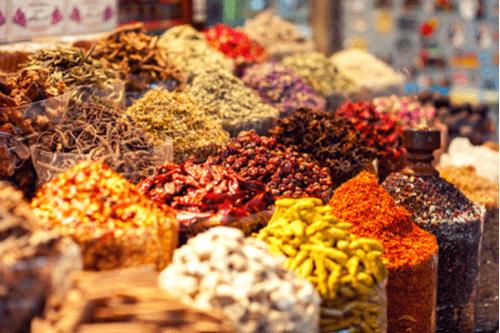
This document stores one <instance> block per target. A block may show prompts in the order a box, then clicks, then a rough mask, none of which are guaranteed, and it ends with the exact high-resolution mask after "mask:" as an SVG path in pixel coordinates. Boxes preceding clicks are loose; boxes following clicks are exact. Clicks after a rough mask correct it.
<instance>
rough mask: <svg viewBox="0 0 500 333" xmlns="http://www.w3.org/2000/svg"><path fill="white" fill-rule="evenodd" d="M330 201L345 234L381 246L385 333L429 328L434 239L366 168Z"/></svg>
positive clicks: (433, 301)
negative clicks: (384, 262)
mask: <svg viewBox="0 0 500 333" xmlns="http://www.w3.org/2000/svg"><path fill="white" fill-rule="evenodd" d="M330 205H331V206H332V207H333V212H332V214H333V215H334V216H337V217H338V218H341V219H343V220H344V221H346V222H349V223H352V225H353V226H352V227H351V229H349V232H350V233H352V234H354V235H356V236H359V237H366V238H372V239H376V240H378V241H380V242H381V243H382V245H383V246H384V248H385V252H384V257H385V258H386V259H387V260H388V261H389V263H388V265H387V268H388V269H389V281H388V284H387V297H388V307H387V317H388V332H409V331H411V332H412V333H427V332H434V330H435V311H436V290H437V289H436V288H437V250H438V247H437V243H436V238H435V237H434V236H433V235H432V234H430V233H428V232H426V231H424V230H422V229H420V228H418V227H417V226H416V225H415V224H413V222H412V221H411V214H410V213H409V212H408V211H407V210H406V209H405V208H403V207H398V206H396V203H395V201H394V199H393V198H392V197H390V196H389V194H387V192H386V191H385V190H384V189H383V188H382V187H381V186H380V185H379V184H378V182H377V180H376V178H375V177H374V176H373V175H371V174H369V173H368V172H366V171H363V172H361V173H360V174H359V175H358V176H356V177H355V178H353V179H351V180H349V181H348V182H346V183H344V184H342V185H341V186H340V187H339V188H337V190H336V191H335V193H334V195H333V197H332V199H331V200H330Z"/></svg>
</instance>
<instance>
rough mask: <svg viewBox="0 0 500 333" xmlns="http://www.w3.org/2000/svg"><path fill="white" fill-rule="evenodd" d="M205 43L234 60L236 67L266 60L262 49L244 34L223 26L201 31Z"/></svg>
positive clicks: (219, 25) (218, 25)
mask: <svg viewBox="0 0 500 333" xmlns="http://www.w3.org/2000/svg"><path fill="white" fill-rule="evenodd" d="M203 34H205V38H206V39H207V42H208V43H209V44H210V45H211V46H212V47H214V48H216V49H218V50H219V51H221V52H222V53H224V54H225V55H226V57H228V58H231V59H233V60H234V63H235V65H236V66H241V65H248V64H253V63H259V62H262V61H264V60H265V59H266V57H267V54H266V51H265V50H264V48H263V47H262V46H261V45H259V44H258V43H256V42H254V41H252V40H251V39H250V38H249V37H248V36H247V35H246V34H245V33H244V32H242V31H238V30H236V29H234V28H232V27H230V26H227V25H224V24H216V25H215V26H213V27H211V28H209V29H206V30H204V31H203Z"/></svg>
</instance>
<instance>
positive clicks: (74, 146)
mask: <svg viewBox="0 0 500 333" xmlns="http://www.w3.org/2000/svg"><path fill="white" fill-rule="evenodd" d="M82 112H83V114H82V115H80V116H78V117H77V118H76V119H71V114H70V115H68V117H67V118H66V120H65V122H64V123H63V124H62V125H61V126H60V127H57V128H54V129H51V130H48V131H46V132H44V133H42V134H41V135H40V137H39V138H38V141H37V148H38V149H39V150H41V151H45V152H50V153H71V154H76V155H77V157H75V158H74V160H73V161H72V162H73V164H74V163H76V162H78V160H81V159H89V160H94V161H98V162H101V163H104V164H107V165H108V166H109V167H110V169H111V170H113V171H115V172H117V173H119V174H121V175H122V176H123V177H124V178H126V179H127V180H129V181H130V182H132V183H138V182H139V180H141V179H143V178H146V177H147V176H149V175H151V174H153V173H154V170H155V167H156V165H158V164H160V163H163V162H164V159H163V158H162V157H161V156H159V155H156V154H155V153H154V149H155V147H154V144H153V139H152V138H151V136H150V135H149V134H148V133H146V132H145V131H143V130H141V129H139V127H137V126H136V124H135V123H134V122H133V121H131V120H130V119H129V118H128V117H126V116H124V115H123V114H121V113H120V112H119V111H117V110H116V109H111V108H107V107H104V106H102V105H90V104H86V105H85V106H84V107H83V108H82ZM66 162H67V163H68V162H69V161H66ZM68 166H70V165H64V166H60V167H56V166H53V165H47V164H46V163H44V162H41V161H40V162H37V165H36V167H42V168H47V170H51V171H56V172H63V171H64V170H65V169H66V168H67V167H68ZM39 176H40V177H42V175H39Z"/></svg>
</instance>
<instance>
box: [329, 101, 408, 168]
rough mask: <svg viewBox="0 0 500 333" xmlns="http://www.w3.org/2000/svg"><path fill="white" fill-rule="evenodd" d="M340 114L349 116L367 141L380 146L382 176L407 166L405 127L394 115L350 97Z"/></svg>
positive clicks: (377, 148) (373, 146)
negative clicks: (404, 142) (404, 140)
mask: <svg viewBox="0 0 500 333" xmlns="http://www.w3.org/2000/svg"><path fill="white" fill-rule="evenodd" d="M336 115H337V116H339V117H344V118H347V119H349V120H350V121H351V123H352V124H353V126H354V128H355V129H356V131H357V132H359V133H360V134H361V136H362V137H363V138H364V139H365V141H366V144H367V145H368V146H369V147H372V148H375V149H376V150H377V152H378V153H377V157H378V163H379V175H380V176H381V177H382V178H385V177H386V176H388V175H389V174H390V173H391V172H396V171H401V170H402V169H403V167H404V166H405V163H406V150H405V149H404V148H403V146H402V137H401V136H402V134H403V127H402V126H401V125H399V124H398V122H397V118H396V117H395V116H394V115H391V114H389V113H386V112H377V111H376V110H375V106H374V105H373V104H372V103H365V102H357V103H352V102H350V101H349V102H347V103H345V104H343V105H342V106H340V108H339V109H338V110H337V113H336Z"/></svg>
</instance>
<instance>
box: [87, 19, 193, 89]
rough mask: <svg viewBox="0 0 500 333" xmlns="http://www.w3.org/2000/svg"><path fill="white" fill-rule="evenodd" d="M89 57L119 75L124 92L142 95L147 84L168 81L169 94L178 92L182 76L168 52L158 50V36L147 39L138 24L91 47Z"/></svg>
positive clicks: (159, 47) (182, 83)
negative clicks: (173, 91) (174, 91)
mask: <svg viewBox="0 0 500 333" xmlns="http://www.w3.org/2000/svg"><path fill="white" fill-rule="evenodd" d="M92 56H93V57H94V58H96V59H99V61H100V62H102V63H103V64H104V65H106V66H107V67H110V68H113V69H114V70H116V71H117V72H119V73H120V75H121V78H122V80H124V81H126V82H127V85H126V90H127V91H138V92H144V91H145V90H147V89H149V87H150V85H151V83H155V82H158V81H163V82H165V81H168V82H167V83H166V84H167V87H168V88H169V90H174V89H175V90H178V91H180V90H181V89H182V87H183V86H184V82H185V76H184V74H183V73H182V70H181V68H180V67H179V65H178V64H177V62H175V61H174V60H173V59H172V58H170V56H169V52H168V49H166V48H163V47H161V46H158V36H154V37H151V36H148V35H146V34H145V30H144V29H143V28H142V24H141V25H138V26H133V27H131V28H121V29H118V30H116V31H115V32H114V33H111V34H110V35H109V36H107V37H106V38H105V39H102V40H99V41H98V42H97V43H96V45H95V50H94V51H93V52H92Z"/></svg>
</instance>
